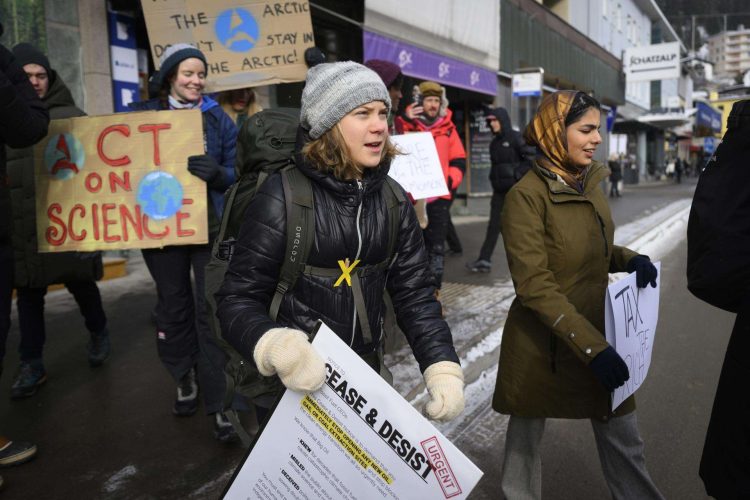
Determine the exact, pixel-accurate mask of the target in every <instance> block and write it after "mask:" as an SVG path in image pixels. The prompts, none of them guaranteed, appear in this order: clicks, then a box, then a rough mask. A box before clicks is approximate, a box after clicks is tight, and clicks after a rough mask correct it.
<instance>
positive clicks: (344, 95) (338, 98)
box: [300, 61, 391, 139]
mask: <svg viewBox="0 0 750 500" xmlns="http://www.w3.org/2000/svg"><path fill="white" fill-rule="evenodd" d="M372 101H383V102H384V103H385V106H386V108H387V109H388V111H389V112H390V110H391V98H390V96H389V95H388V90H387V89H386V88H385V85H384V84H383V80H381V79H380V77H379V76H378V74H377V73H375V72H374V71H372V70H371V69H368V68H366V67H365V66H363V65H361V64H358V63H355V62H353V61H345V62H336V63H325V64H318V65H317V66H314V67H312V68H310V70H309V71H308V72H307V83H306V85H305V90H304V91H302V110H301V113H300V122H301V123H302V126H303V127H304V128H305V129H307V130H308V131H309V134H310V137H311V138H312V139H317V138H319V137H320V136H321V135H323V134H324V133H326V132H327V131H328V130H330V129H331V128H332V127H333V126H334V125H336V124H337V123H338V122H339V120H341V119H342V118H343V117H344V116H345V115H346V114H347V113H349V112H350V111H351V110H353V109H355V108H357V107H358V106H361V105H363V104H367V103H368V102H372Z"/></svg>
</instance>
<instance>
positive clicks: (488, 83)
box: [363, 31, 497, 96]
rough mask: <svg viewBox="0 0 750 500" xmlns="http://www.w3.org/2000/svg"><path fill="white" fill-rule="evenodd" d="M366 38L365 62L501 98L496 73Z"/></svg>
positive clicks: (377, 38)
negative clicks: (388, 64) (391, 65)
mask: <svg viewBox="0 0 750 500" xmlns="http://www.w3.org/2000/svg"><path fill="white" fill-rule="evenodd" d="M363 38H364V44H363V45H364V60H365V61H367V60H369V59H385V60H386V61H391V62H394V63H396V64H398V65H399V66H400V67H401V72H402V73H404V74H405V75H408V76H413V77H415V78H419V79H422V80H432V81H436V82H439V83H442V84H444V85H449V86H452V87H459V88H462V89H467V90H473V91H475V92H480V93H482V94H489V95H491V96H494V95H496V94H497V77H496V76H495V72H494V71H492V70H489V69H486V68H482V67H481V66H475V65H473V64H468V63H465V62H463V61H459V60H458V59H454V58H451V57H447V56H444V55H441V54H438V53H437V52H431V51H429V50H425V49H422V48H419V47H417V46H414V45H411V44H409V43H405V42H401V41H398V40H394V39H392V38H387V37H384V36H382V35H377V34H375V33H372V32H369V31H363Z"/></svg>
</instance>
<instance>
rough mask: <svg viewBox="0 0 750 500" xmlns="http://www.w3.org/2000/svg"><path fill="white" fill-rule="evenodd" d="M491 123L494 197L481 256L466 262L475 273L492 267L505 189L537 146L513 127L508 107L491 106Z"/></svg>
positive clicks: (525, 166) (527, 164)
mask: <svg viewBox="0 0 750 500" xmlns="http://www.w3.org/2000/svg"><path fill="white" fill-rule="evenodd" d="M487 125H489V127H490V129H491V130H492V133H493V134H495V137H493V139H492V142H491V143H490V160H491V162H492V167H491V168H490V182H491V183H492V200H491V201H490V222H489V224H488V225H487V235H486V236H485V237H484V243H483V244H482V248H481V250H480V251H479V258H478V259H477V260H475V261H474V262H468V263H467V264H466V267H467V269H469V270H470V271H472V272H474V273H488V272H490V270H491V269H492V252H494V251H495V245H497V238H498V236H499V235H500V231H501V229H502V228H501V226H500V215H501V214H502V212H503V202H504V201H505V193H507V192H508V191H509V190H510V188H511V187H513V184H515V183H516V182H517V181H518V180H520V179H521V177H523V176H524V174H526V172H528V171H529V170H530V169H531V164H532V162H533V159H534V148H533V147H531V146H528V145H527V144H526V143H525V142H524V140H523V137H522V136H521V134H520V133H519V132H516V131H515V130H513V127H512V126H511V123H510V117H509V116H508V112H507V111H506V110H505V108H495V109H493V110H491V111H490V112H489V114H488V115H487Z"/></svg>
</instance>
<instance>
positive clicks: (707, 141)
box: [703, 137, 716, 155]
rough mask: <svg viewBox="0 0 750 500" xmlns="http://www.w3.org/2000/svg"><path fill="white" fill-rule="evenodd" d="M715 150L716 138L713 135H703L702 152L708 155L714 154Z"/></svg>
mask: <svg viewBox="0 0 750 500" xmlns="http://www.w3.org/2000/svg"><path fill="white" fill-rule="evenodd" d="M714 151H716V138H715V137H704V138H703V152H704V153H706V154H709V155H712V154H714Z"/></svg>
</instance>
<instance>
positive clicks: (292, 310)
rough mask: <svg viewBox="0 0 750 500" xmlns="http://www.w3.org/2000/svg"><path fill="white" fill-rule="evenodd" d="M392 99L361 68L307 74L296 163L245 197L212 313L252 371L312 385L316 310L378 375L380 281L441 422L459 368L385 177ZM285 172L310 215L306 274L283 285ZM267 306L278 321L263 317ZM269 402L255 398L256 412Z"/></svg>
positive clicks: (426, 271) (396, 192) (407, 206)
mask: <svg viewBox="0 0 750 500" xmlns="http://www.w3.org/2000/svg"><path fill="white" fill-rule="evenodd" d="M390 107H391V100H390V97H389V95H388V91H387V89H386V87H385V85H384V84H383V82H382V80H381V79H380V77H378V75H377V74H376V73H374V72H373V71H371V70H369V69H367V68H366V67H365V66H363V65H360V64H357V63H354V62H351V61H348V62H339V63H329V64H320V65H318V66H315V67H314V68H311V69H310V70H309V71H308V74H307V83H306V86H305V89H304V91H303V93H302V109H301V124H300V130H299V134H298V140H297V146H296V153H295V165H296V167H295V169H293V171H292V172H291V173H286V172H281V173H279V172H277V173H274V174H272V175H271V176H269V177H268V179H267V180H266V181H265V182H264V183H263V184H262V185H261V186H260V188H259V191H258V193H257V194H256V195H255V197H254V198H253V199H252V201H251V202H250V205H249V206H248V209H247V211H246V216H245V219H244V221H243V224H242V228H241V230H240V234H239V237H238V241H237V244H236V245H235V250H234V254H233V256H232V259H231V261H230V264H229V268H228V271H227V273H226V277H225V280H224V283H223V285H222V287H221V289H220V290H219V292H218V293H217V294H216V298H217V304H218V309H217V311H218V312H217V315H218V318H219V320H220V322H221V327H222V332H223V336H224V338H225V339H226V340H227V341H228V342H229V343H230V344H231V345H232V347H234V349H236V350H237V351H238V352H239V353H240V354H242V355H243V356H244V357H245V359H247V360H248V361H249V362H251V363H253V365H254V366H257V369H258V371H259V372H260V374H261V375H264V376H266V377H270V376H274V375H277V376H278V377H279V378H280V380H281V382H282V383H283V385H284V386H285V387H286V388H288V389H291V390H294V391H299V392H311V391H315V390H317V389H318V388H319V387H320V386H321V385H322V384H323V382H324V380H325V366H324V363H323V360H322V358H321V357H320V356H319V355H318V354H317V353H316V352H315V350H314V349H313V347H312V346H311V345H310V343H309V341H308V334H310V333H311V332H312V331H313V329H314V328H315V324H316V321H317V320H318V319H322V320H324V321H325V322H326V324H327V325H328V326H329V327H331V329H332V330H333V331H334V332H335V333H336V334H337V335H338V336H339V337H340V338H341V339H342V340H343V341H344V342H346V343H347V344H348V345H349V346H350V347H351V348H352V349H353V350H354V351H355V352H356V353H357V354H358V355H359V356H361V357H362V358H363V359H364V360H365V361H367V362H368V363H369V364H370V366H372V368H373V369H374V370H376V371H378V372H379V373H381V374H384V372H385V367H384V365H383V364H382V342H383V332H382V326H381V325H382V318H383V315H384V313H385V304H384V298H383V293H384V291H385V290H387V291H388V293H389V294H390V297H391V300H392V302H393V305H394V310H395V313H396V317H397V319H398V323H399V326H400V327H401V330H402V331H403V332H404V333H405V335H406V337H407V339H408V341H409V344H410V345H411V346H412V349H413V352H414V356H415V357H416V359H417V361H418V362H419V366H420V369H421V370H422V372H423V373H424V379H425V385H426V387H427V390H428V391H429V393H430V396H431V397H430V400H429V402H428V403H427V406H426V407H425V411H426V413H427V415H428V416H429V417H431V418H434V419H438V420H450V419H452V418H454V417H455V416H457V415H458V414H459V413H460V412H461V411H462V410H463V407H464V396H463V374H462V370H461V367H460V365H459V364H458V356H457V355H456V352H455V349H454V347H453V341H452V338H451V333H450V329H449V327H448V325H447V323H446V322H445V321H444V320H443V319H442V317H441V308H440V304H439V303H438V301H437V300H436V298H435V293H434V292H435V287H434V284H433V281H432V277H431V273H430V268H429V263H428V261H427V254H426V252H425V247H424V242H423V239H422V232H421V230H420V228H419V225H418V222H417V218H416V215H415V213H414V210H413V208H412V205H411V203H409V202H408V201H407V198H406V193H405V192H404V191H403V188H401V187H400V186H398V185H397V184H396V183H395V181H391V180H388V178H387V175H388V169H389V167H390V163H391V160H392V159H393V158H394V156H395V155H396V154H397V151H396V149H395V147H394V146H393V144H392V143H391V141H390V140H389V137H388V124H387V117H388V112H389V111H390ZM282 175H290V176H294V178H297V179H298V181H297V184H296V185H298V186H302V185H303V184H302V183H303V182H305V183H306V184H304V185H308V186H309V187H310V189H311V191H312V193H311V194H312V201H313V203H312V205H313V207H312V208H311V210H312V212H313V215H312V217H314V233H313V234H311V235H310V237H312V241H311V245H309V248H310V250H309V255H308V256H307V258H306V260H305V261H304V264H305V267H304V268H305V271H304V273H302V274H299V275H297V276H296V281H295V282H294V283H295V284H294V285H293V286H292V287H291V288H289V289H288V290H286V291H285V292H284V291H283V290H284V289H285V287H282V291H280V288H279V286H280V282H281V280H280V273H284V269H286V267H282V263H283V260H284V255H285V249H286V244H287V232H288V231H289V230H290V229H289V228H288V227H287V220H288V217H290V214H287V204H288V205H289V206H290V207H291V204H292V202H291V200H288V199H287V191H286V189H287V186H288V185H287V184H285V182H287V181H286V180H284V179H282ZM299 179H301V180H299ZM289 182H291V181H289ZM300 189H301V188H300ZM293 191H294V188H292V189H290V192H293ZM389 200H391V201H394V200H398V201H397V203H391V202H389ZM290 210H292V209H291V208H290ZM292 213H294V212H292ZM297 231H300V229H298V230H297ZM302 233H303V234H305V228H302ZM308 241H309V240H308ZM301 245H302V244H301ZM345 269H346V270H345ZM344 270H345V271H344ZM274 304H275V305H276V307H275V310H276V311H277V313H278V314H276V313H273V316H275V318H276V319H275V320H273V319H272V317H271V314H269V308H273V307H274ZM272 401H273V398H270V400H266V401H257V402H256V404H258V406H260V408H259V411H258V415H259V418H262V416H263V413H267V412H268V407H269V406H270V404H271V403H272Z"/></svg>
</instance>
